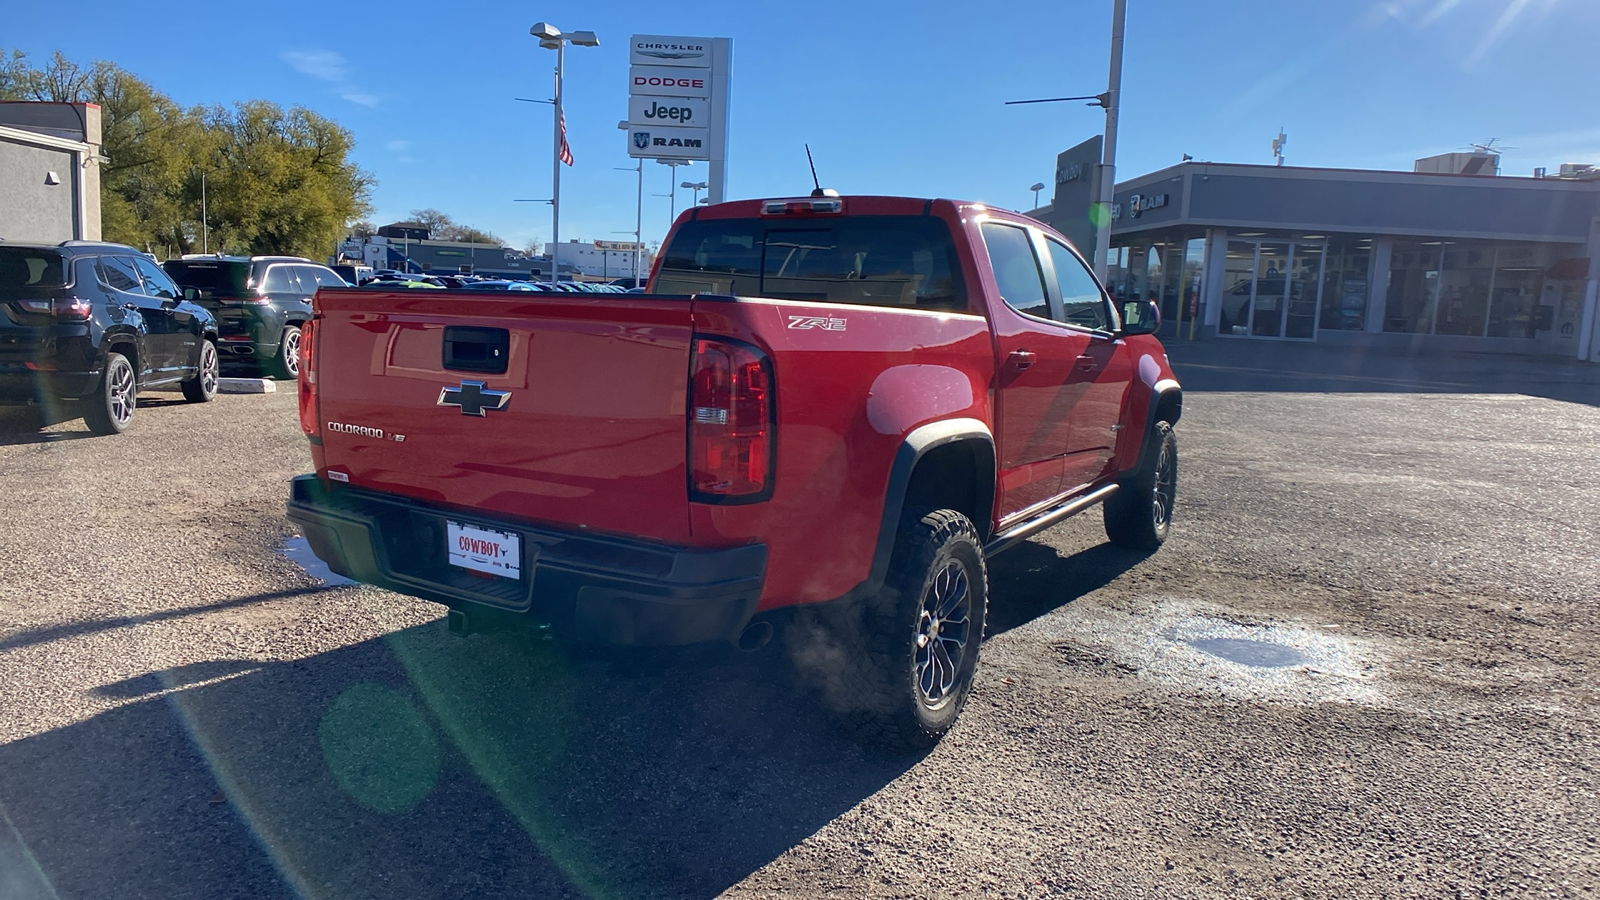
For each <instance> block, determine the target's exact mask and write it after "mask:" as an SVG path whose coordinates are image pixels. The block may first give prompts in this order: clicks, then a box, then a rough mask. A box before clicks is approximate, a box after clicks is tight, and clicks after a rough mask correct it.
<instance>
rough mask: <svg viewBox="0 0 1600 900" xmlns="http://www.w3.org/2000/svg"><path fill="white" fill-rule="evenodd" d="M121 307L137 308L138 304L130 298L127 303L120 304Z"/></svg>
mask: <svg viewBox="0 0 1600 900" xmlns="http://www.w3.org/2000/svg"><path fill="white" fill-rule="evenodd" d="M122 308H123V309H138V308H139V304H137V303H134V302H133V301H131V300H130V301H128V302H127V303H124V304H122Z"/></svg>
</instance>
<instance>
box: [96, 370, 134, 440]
mask: <svg viewBox="0 0 1600 900" xmlns="http://www.w3.org/2000/svg"><path fill="white" fill-rule="evenodd" d="M83 402H84V403H85V404H87V405H86V406H85V407H84V410H83V421H84V424H86V425H88V426H89V430H90V431H92V432H94V433H95V434H121V433H123V432H124V431H127V430H128V424H129V423H131V422H132V421H133V410H134V407H136V406H138V404H139V379H138V376H137V375H135V374H134V371H133V363H131V362H129V361H128V358H127V357H126V356H123V355H122V354H121V353H107V354H106V365H105V371H104V372H103V373H102V374H101V376H100V385H99V387H97V388H96V389H95V391H94V393H92V394H90V395H89V396H87V397H85V398H83Z"/></svg>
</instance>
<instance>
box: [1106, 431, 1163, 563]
mask: <svg viewBox="0 0 1600 900" xmlns="http://www.w3.org/2000/svg"><path fill="white" fill-rule="evenodd" d="M1177 494H1178V439H1177V437H1176V436H1174V435H1173V433H1172V425H1171V424H1170V423H1168V422H1156V423H1155V426H1154V427H1153V428H1151V429H1150V433H1149V434H1148V435H1145V442H1144V451H1143V454H1142V458H1141V459H1140V461H1139V468H1138V470H1137V471H1136V472H1134V474H1133V476H1132V477H1130V478H1128V479H1127V480H1125V481H1123V482H1122V486H1121V487H1120V488H1119V489H1118V490H1117V492H1116V493H1115V494H1113V495H1112V496H1111V499H1109V500H1107V501H1106V502H1105V520H1106V537H1108V538H1110V539H1111V543H1113V544H1115V545H1117V546H1118V547H1123V548H1125V549H1128V550H1140V551H1144V552H1151V551H1154V550H1156V549H1159V548H1160V547H1161V545H1162V544H1163V543H1164V542H1165V541H1166V540H1167V534H1168V533H1170V532H1171V530H1172V513H1173V508H1174V506H1175V501H1176V500H1177Z"/></svg>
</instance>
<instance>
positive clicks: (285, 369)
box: [272, 325, 300, 378]
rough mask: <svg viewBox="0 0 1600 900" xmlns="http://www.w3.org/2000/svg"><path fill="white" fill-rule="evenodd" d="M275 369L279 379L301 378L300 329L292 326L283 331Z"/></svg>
mask: <svg viewBox="0 0 1600 900" xmlns="http://www.w3.org/2000/svg"><path fill="white" fill-rule="evenodd" d="M272 367H273V369H274V370H275V374H276V375H277V376H278V377H279V378H299V377H300V329H299V328H298V327H297V326H294V325H290V326H289V327H287V328H285V329H283V340H281V341H279V342H278V358H277V359H275V360H273V366H272Z"/></svg>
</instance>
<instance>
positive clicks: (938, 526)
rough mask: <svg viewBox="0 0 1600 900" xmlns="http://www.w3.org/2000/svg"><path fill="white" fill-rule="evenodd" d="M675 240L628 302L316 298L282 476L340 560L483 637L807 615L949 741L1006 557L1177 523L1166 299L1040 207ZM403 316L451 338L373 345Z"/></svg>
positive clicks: (883, 201) (851, 217)
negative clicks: (1090, 523) (1133, 288)
mask: <svg viewBox="0 0 1600 900" xmlns="http://www.w3.org/2000/svg"><path fill="white" fill-rule="evenodd" d="M665 248H666V250H665V255H664V259H663V261H662V262H661V263H660V268H659V270H658V271H657V272H656V273H655V275H654V276H653V278H652V280H651V282H650V291H651V292H650V293H647V294H640V295H622V296H617V297H614V298H606V299H604V300H600V299H599V298H594V297H570V296H561V295H558V294H550V295H544V296H541V297H539V298H517V299H516V300H515V301H514V302H511V303H508V302H506V301H507V300H508V299H509V298H497V297H493V296H490V295H487V294H481V295H477V296H465V295H464V296H463V297H462V299H461V300H460V301H459V302H457V303H452V304H449V305H443V304H440V305H430V306H418V305H416V304H415V303H413V302H410V301H411V300H412V298H408V297H406V296H404V295H402V294H400V293H397V292H392V293H385V292H381V291H367V292H357V291H328V292H324V293H322V294H319V295H318V298H317V303H318V320H317V322H316V325H315V330H314V333H313V334H314V339H313V340H312V341H311V344H310V349H309V350H308V355H307V366H308V367H309V370H310V371H311V372H313V373H314V374H315V375H316V376H317V377H316V378H314V379H307V380H306V381H305V382H304V387H305V389H304V390H302V392H301V393H300V395H299V400H300V417H301V427H302V429H303V430H304V431H305V432H306V434H307V435H308V437H309V438H310V441H311V448H310V449H311V458H312V461H313V464H314V466H315V469H316V472H315V474H313V475H306V476H302V477H300V478H298V479H296V480H295V481H294V483H293V486H292V493H291V498H290V501H289V517H290V518H291V519H292V520H293V521H294V522H295V523H296V524H297V525H298V526H299V527H300V530H301V533H302V534H304V535H305V536H306V538H307V539H308V541H309V542H310V544H311V547H312V549H313V550H314V551H315V552H316V554H317V555H318V556H319V557H321V558H322V559H324V560H326V561H327V562H328V564H329V565H330V566H331V567H332V568H333V570H334V571H336V572H339V573H341V574H344V575H347V576H350V577H352V578H356V579H359V580H362V581H366V582H370V583H373V584H378V585H381V586H383V587H387V588H389V589H392V590H396V591H400V592H402V593H408V594H412V595H414V596H418V597H424V598H427V599H429V600H433V601H435V602H438V603H443V604H446V605H447V606H449V608H450V612H449V614H448V620H449V623H450V627H451V629H452V630H453V631H457V632H461V633H467V632H471V631H473V630H477V629H479V628H494V627H499V626H502V625H505V624H517V625H527V626H534V627H548V629H549V631H550V632H551V633H554V634H556V635H558V636H561V637H565V638H568V639H571V640H576V641H593V642H602V643H617V644H684V643H694V642H699V641H716V640H723V641H729V642H732V643H734V644H736V645H738V646H740V647H742V648H745V649H753V648H755V647H758V646H760V645H761V644H763V643H764V642H766V641H767V640H768V639H769V638H770V637H771V636H772V635H773V633H774V631H775V630H776V629H777V628H780V627H786V628H788V629H790V633H789V639H790V642H791V647H792V648H793V650H794V653H795V657H796V659H797V661H799V662H800V663H801V664H802V666H803V667H805V668H806V669H807V670H808V672H809V673H810V674H812V675H815V676H816V679H817V684H818V690H819V692H820V693H821V694H822V696H823V697H825V698H827V700H828V701H829V703H830V704H831V705H832V706H834V708H835V709H836V710H837V711H838V712H839V713H840V714H841V715H842V717H843V719H844V721H846V722H847V723H849V724H850V725H851V726H852V727H855V728H856V729H858V731H859V734H860V735H861V736H862V737H863V738H865V739H867V740H869V741H874V742H882V743H886V744H890V745H895V746H926V745H927V744H929V743H932V742H933V741H936V740H937V739H938V738H939V737H940V736H941V735H942V734H944V732H945V731H946V729H948V728H949V727H950V726H951V724H952V723H953V722H954V721H955V718H956V715H957V714H958V713H959V711H960V709H961V706H962V704H963V703H964V702H965V700H966V697H967V694H968V691H969V688H970V686H971V684H972V679H973V673H974V671H975V670H976V668H977V665H978V655H979V650H980V645H981V641H982V638H983V628H984V621H985V612H986V609H987V602H988V596H987V583H988V582H987V575H986V572H987V568H986V566H987V563H986V560H987V559H988V557H990V556H992V555H993V554H995V553H999V552H1001V551H1004V550H1006V549H1008V548H1010V547H1013V546H1016V545H1017V544H1018V543H1019V542H1021V541H1022V540H1024V539H1025V538H1027V537H1029V536H1030V535H1032V534H1035V533H1036V532H1039V531H1042V530H1043V529H1045V528H1048V527H1050V526H1052V525H1054V524H1056V523H1058V522H1060V521H1062V520H1063V519H1065V518H1067V517H1068V516H1071V515H1075V514H1077V513H1079V512H1082V511H1084V510H1087V509H1092V508H1093V507H1095V506H1097V505H1100V506H1102V507H1103V509H1104V525H1105V530H1106V533H1107V535H1108V536H1109V537H1110V539H1111V540H1112V542H1113V543H1115V544H1118V545H1120V546H1123V547H1129V548H1134V549H1138V550H1141V551H1145V552H1149V551H1152V550H1155V549H1156V548H1158V547H1159V546H1160V545H1161V544H1162V542H1163V541H1164V540H1165V539H1166V537H1167V534H1168V530H1169V528H1170V523H1171V521H1172V519H1171V517H1172V510H1173V503H1174V500H1175V497H1176V485H1177V443H1176V441H1175V438H1174V436H1173V426H1174V425H1175V424H1176V423H1177V421H1178V417H1179V414H1180V412H1181V409H1182V393H1181V389H1180V388H1179V385H1178V382H1177V381H1176V379H1175V378H1174V377H1173V374H1172V371H1171V369H1170V368H1169V367H1168V365H1167V358H1166V354H1165V353H1164V352H1163V350H1162V347H1161V344H1160V342H1159V341H1158V340H1156V338H1155V337H1154V332H1155V331H1156V329H1157V328H1158V327H1159V325H1160V311H1159V309H1157V308H1156V306H1155V305H1154V304H1150V303H1142V302H1130V303H1126V304H1122V305H1121V306H1120V307H1119V306H1118V305H1117V304H1114V303H1113V301H1112V300H1111V298H1110V297H1109V296H1108V295H1107V294H1106V293H1105V291H1104V290H1103V289H1102V287H1101V286H1100V284H1099V282H1097V281H1096V279H1095V277H1094V275H1093V274H1092V273H1091V271H1090V269H1089V267H1088V265H1087V264H1086V263H1085V262H1084V261H1083V259H1082V258H1081V257H1080V256H1079V255H1078V254H1077V252H1076V251H1075V250H1073V249H1072V246H1071V244H1070V243H1069V242H1068V241H1067V239H1066V238H1063V237H1062V236H1061V235H1059V234H1058V233H1056V232H1054V231H1052V230H1050V229H1049V228H1047V227H1046V226H1044V225H1041V224H1039V223H1038V222H1035V221H1033V220H1031V219H1028V218H1027V217H1025V216H1022V215H1020V214H1013V213H1009V212H1004V211H1001V210H997V209H994V208H992V207H985V206H982V205H978V204H971V203H961V202H956V201H951V200H924V199H911V198H894V197H845V198H839V197H831V198H830V197H823V198H802V199H780V200H769V201H759V200H746V201H736V202H731V203H723V204H718V205H715V206H708V207H704V208H701V209H697V210H694V211H693V213H692V214H688V213H686V214H685V215H683V216H681V217H679V219H678V221H677V223H676V224H675V225H674V226H673V229H672V231H671V233H670V234H669V235H668V237H667V241H666V244H665ZM744 298H750V299H748V300H746V299H744ZM597 300H598V301H599V302H597ZM401 308H404V309H405V312H406V315H405V318H404V321H399V320H397V319H391V318H390V317H389V314H390V313H393V312H395V311H397V310H399V309H401ZM424 335H427V336H429V337H427V338H424V337H423V336H424ZM407 340H409V341H411V346H415V347H418V348H424V347H430V346H431V347H433V348H437V349H431V350H429V349H420V350H414V351H412V352H411V353H410V355H408V357H407V359H408V362H407V363H406V365H405V366H404V367H385V366H381V365H377V366H375V365H374V364H373V362H372V361H373V360H376V359H384V358H387V357H386V356H385V354H387V353H389V352H391V351H390V350H388V349H386V348H389V347H398V346H400V345H401V343H403V342H404V341H407ZM429 341H431V342H432V343H431V344H429V343H428V342H429ZM418 342H422V343H418ZM397 473H404V477H398V476H397ZM530 486H534V487H535V488H537V489H536V490H535V489H531V488H530Z"/></svg>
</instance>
